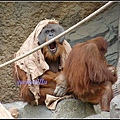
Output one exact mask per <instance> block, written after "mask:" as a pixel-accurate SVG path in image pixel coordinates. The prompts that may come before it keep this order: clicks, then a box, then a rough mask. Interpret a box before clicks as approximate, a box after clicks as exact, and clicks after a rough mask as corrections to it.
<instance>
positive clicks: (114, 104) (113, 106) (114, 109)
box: [110, 95, 120, 118]
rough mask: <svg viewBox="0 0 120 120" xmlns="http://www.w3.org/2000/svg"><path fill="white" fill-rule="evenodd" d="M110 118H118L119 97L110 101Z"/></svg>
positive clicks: (119, 113)
mask: <svg viewBox="0 0 120 120" xmlns="http://www.w3.org/2000/svg"><path fill="white" fill-rule="evenodd" d="M110 118H120V95H117V96H115V97H114V98H113V99H112V100H111V103H110Z"/></svg>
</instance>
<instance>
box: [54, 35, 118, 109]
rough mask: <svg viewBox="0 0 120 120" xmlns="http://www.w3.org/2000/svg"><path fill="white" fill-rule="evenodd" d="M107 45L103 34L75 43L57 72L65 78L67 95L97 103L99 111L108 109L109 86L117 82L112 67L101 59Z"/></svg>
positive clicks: (109, 99) (110, 89) (109, 98)
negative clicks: (61, 70) (61, 69)
mask: <svg viewBox="0 0 120 120" xmlns="http://www.w3.org/2000/svg"><path fill="white" fill-rule="evenodd" d="M107 47H108V43H107V41H106V40H105V39H104V38H103V37H96V38H95V39H92V40H88V41H86V42H83V43H79V44H76V45H75V46H74V47H73V49H72V51H71V52H70V54H69V56H68V59H67V60H66V63H65V66H64V70H63V75H61V76H62V77H63V79H65V80H66V84H67V94H68V93H72V94H73V95H74V96H75V98H78V99H80V100H82V101H83V102H90V103H93V104H98V103H99V104H100V106H101V110H103V111H109V110H110V101H111V99H112V98H113V91H112V85H113V84H114V83H115V82H116V81H117V72H116V68H115V67H114V66H112V65H109V64H108V63H107V60H106V59H105V53H106V52H107ZM56 91H57V90H56Z"/></svg>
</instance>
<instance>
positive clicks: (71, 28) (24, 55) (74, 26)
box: [0, 1, 114, 68]
mask: <svg viewBox="0 0 120 120" xmlns="http://www.w3.org/2000/svg"><path fill="white" fill-rule="evenodd" d="M112 3H114V2H113V1H109V2H108V3H106V4H105V5H103V6H102V7H101V8H99V9H98V10H96V11H95V12H93V13H92V14H90V15H89V16H87V17H86V18H84V19H83V20H81V21H80V22H78V23H77V24H75V25H73V26H72V27H70V28H69V29H67V30H66V31H64V32H62V33H61V34H59V35H57V36H56V37H54V38H52V39H51V40H49V41H47V42H45V43H43V44H42V45H40V46H38V47H36V48H34V49H32V50H30V51H29V52H27V53H25V54H23V55H21V56H19V57H16V58H14V59H12V60H10V61H8V62H5V63H3V64H1V65H0V68H1V67H4V66H6V65H8V64H10V63H13V62H15V61H18V60H20V59H22V58H24V57H26V56H28V55H30V54H32V53H34V52H36V51H37V50H39V49H41V48H43V47H44V46H45V45H48V44H50V43H52V42H54V41H55V40H56V39H58V38H60V37H61V36H63V35H65V34H67V33H68V32H70V31H71V30H73V29H75V28H76V27H78V26H79V25H81V24H83V23H84V22H86V21H88V20H89V19H90V18H92V17H93V16H95V15H97V14H98V13H100V12H101V11H102V10H104V9H105V8H107V7H108V6H109V5H111V4H112Z"/></svg>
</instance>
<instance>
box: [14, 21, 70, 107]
mask: <svg viewBox="0 0 120 120" xmlns="http://www.w3.org/2000/svg"><path fill="white" fill-rule="evenodd" d="M63 31H64V29H63V27H62V26H61V25H59V23H58V21H56V20H55V19H50V20H49V19H45V20H42V21H40V23H38V25H37V26H36V28H35V29H34V31H33V32H32V33H31V34H30V36H29V37H28V38H27V40H26V41H25V42H24V43H23V45H22V46H21V48H20V49H19V50H18V51H17V52H16V53H15V57H18V56H20V55H22V54H24V53H26V52H28V51H30V50H32V49H34V48H35V47H38V46H39V45H42V44H43V43H45V42H47V41H49V40H50V39H52V38H54V37H55V36H57V35H58V34H60V33H62V32H63ZM70 51H71V46H70V44H69V43H68V42H67V41H66V40H65V39H64V36H62V37H60V38H58V39H57V40H56V41H54V42H52V43H50V44H49V45H46V46H44V47H43V48H42V49H40V50H38V51H36V52H34V53H32V54H30V55H29V56H27V57H25V58H22V59H21V60H19V61H16V62H15V64H14V76H15V79H16V82H17V83H18V84H19V85H20V97H21V98H22V99H23V100H24V101H25V102H28V103H29V104H32V105H38V104H45V99H46V94H51V95H53V93H54V90H55V89H56V87H57V85H59V84H60V83H61V81H59V80H57V77H58V76H59V74H60V73H61V71H63V68H64V63H65V60H66V58H67V57H68V54H69V52H70ZM58 92H59V91H58ZM58 94H59V93H58Z"/></svg>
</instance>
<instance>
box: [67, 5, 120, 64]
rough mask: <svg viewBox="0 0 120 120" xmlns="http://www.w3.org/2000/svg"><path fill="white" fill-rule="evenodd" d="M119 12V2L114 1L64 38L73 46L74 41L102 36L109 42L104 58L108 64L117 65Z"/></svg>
mask: <svg viewBox="0 0 120 120" xmlns="http://www.w3.org/2000/svg"><path fill="white" fill-rule="evenodd" d="M119 14H120V3H116V4H114V5H112V6H110V7H109V8H108V9H107V10H106V11H104V12H102V13H101V14H99V15H97V16H95V17H94V18H92V19H91V20H90V21H89V22H86V23H85V24H82V25H81V26H79V27H78V28H77V29H75V30H73V31H72V32H70V33H68V34H67V35H66V40H67V41H69V43H70V44H71V46H73V45H74V44H76V43H81V42H84V41H87V40H90V39H92V38H95V37H97V36H103V37H104V38H105V39H106V40H107V41H108V42H109V47H108V52H107V54H106V59H107V60H108V62H109V64H111V65H114V66H117V63H118V59H119V41H118V25H119Z"/></svg>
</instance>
